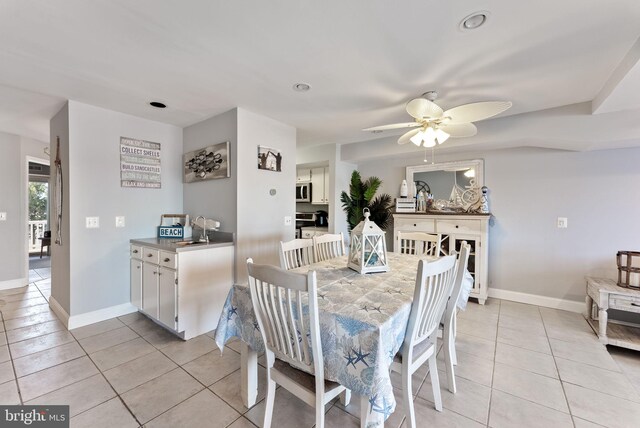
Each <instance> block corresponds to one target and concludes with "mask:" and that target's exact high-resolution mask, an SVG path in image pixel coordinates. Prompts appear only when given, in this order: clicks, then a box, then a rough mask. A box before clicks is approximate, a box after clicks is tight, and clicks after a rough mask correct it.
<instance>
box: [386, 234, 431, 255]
mask: <svg viewBox="0 0 640 428" xmlns="http://www.w3.org/2000/svg"><path fill="white" fill-rule="evenodd" d="M441 240H442V238H441V235H433V234H430V233H423V232H398V243H397V245H396V248H397V249H398V252H400V253H402V254H415V255H418V256H439V255H440V247H441Z"/></svg>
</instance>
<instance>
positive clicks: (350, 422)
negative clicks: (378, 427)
mask: <svg viewBox="0 0 640 428" xmlns="http://www.w3.org/2000/svg"><path fill="white" fill-rule="evenodd" d="M388 425H389V424H387V423H385V426H388ZM324 426H325V428H359V427H360V418H359V417H358V418H356V417H354V416H352V415H350V414H349V413H348V412H346V411H344V410H342V409H341V408H339V407H337V406H333V407H331V408H330V409H329V411H328V412H327V414H326V415H325V419H324Z"/></svg>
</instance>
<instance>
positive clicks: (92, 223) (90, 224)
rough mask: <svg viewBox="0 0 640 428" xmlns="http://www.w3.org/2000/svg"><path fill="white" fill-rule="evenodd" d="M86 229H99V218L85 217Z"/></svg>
mask: <svg viewBox="0 0 640 428" xmlns="http://www.w3.org/2000/svg"><path fill="white" fill-rule="evenodd" d="M86 222H87V229H97V228H99V227H100V217H87V218H86Z"/></svg>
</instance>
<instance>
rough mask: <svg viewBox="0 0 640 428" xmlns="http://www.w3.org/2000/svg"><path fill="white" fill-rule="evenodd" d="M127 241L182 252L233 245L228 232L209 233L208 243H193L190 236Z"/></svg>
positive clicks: (231, 236)
mask: <svg viewBox="0 0 640 428" xmlns="http://www.w3.org/2000/svg"><path fill="white" fill-rule="evenodd" d="M129 242H130V243H132V244H134V245H143V246H145V247H151V248H157V249H159V250H164V251H172V252H176V253H182V252H185V251H194V250H202V249H207V248H218V247H228V246H233V233H228V232H213V233H210V234H209V243H208V244H207V243H206V242H195V243H194V242H193V241H192V239H191V238H187V239H166V238H162V239H161V238H144V239H131V240H130V241H129Z"/></svg>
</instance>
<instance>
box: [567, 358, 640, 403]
mask: <svg viewBox="0 0 640 428" xmlns="http://www.w3.org/2000/svg"><path fill="white" fill-rule="evenodd" d="M556 362H557V364H558V370H559V371H560V379H562V381H563V382H569V383H572V384H574V385H579V386H582V387H585V388H589V389H594V390H596V391H600V392H602V393H605V394H609V395H614V396H616V397H620V398H625V399H627V400H631V401H635V402H640V395H638V393H637V392H636V390H635V389H634V387H633V386H632V385H631V383H630V382H629V380H628V379H627V377H626V376H625V375H624V374H622V373H618V372H612V371H610V370H604V369H600V368H598V367H594V366H589V365H586V364H582V363H577V362H575V361H571V360H565V359H563V358H556Z"/></svg>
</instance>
